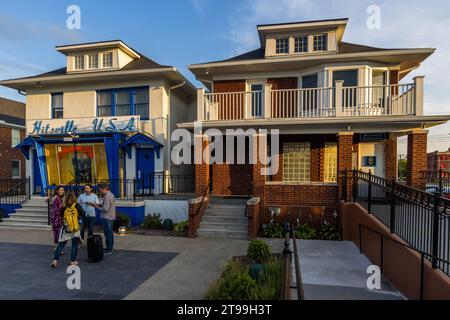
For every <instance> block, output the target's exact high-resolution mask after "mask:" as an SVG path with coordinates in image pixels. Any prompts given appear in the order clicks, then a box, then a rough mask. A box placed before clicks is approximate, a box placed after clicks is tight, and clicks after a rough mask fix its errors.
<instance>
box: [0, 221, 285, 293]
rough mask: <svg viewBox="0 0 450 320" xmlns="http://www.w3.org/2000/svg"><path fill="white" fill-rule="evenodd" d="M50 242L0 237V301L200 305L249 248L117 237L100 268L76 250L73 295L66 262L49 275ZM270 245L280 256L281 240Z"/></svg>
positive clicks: (10, 233)
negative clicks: (78, 278) (77, 282)
mask: <svg viewBox="0 0 450 320" xmlns="http://www.w3.org/2000/svg"><path fill="white" fill-rule="evenodd" d="M50 241H51V233H50V232H47V231H16V230H1V231H0V283H1V286H0V287H1V290H0V299H29V298H36V299H55V298H58V299H70V298H75V299H138V300H139V299H152V300H166V299H170V300H172V299H188V300H194V299H202V298H203V296H204V294H205V293H206V291H207V290H208V287H209V286H210V284H211V283H212V282H213V281H214V280H215V279H217V277H218V276H219V275H220V272H221V270H222V268H223V266H224V264H225V262H226V261H227V260H228V259H230V258H231V257H232V256H237V255H245V253H246V250H247V244H248V242H247V241H245V240H230V239H226V240H223V239H195V240H190V239H187V238H176V237H153V236H134V235H130V236H124V237H116V244H115V249H116V251H115V253H114V254H113V255H112V256H109V257H105V259H104V261H102V262H101V263H100V264H93V265H90V264H88V263H86V262H84V261H85V254H86V253H85V250H86V249H85V248H82V249H80V262H81V263H80V268H81V273H82V284H81V286H82V289H81V291H77V292H73V291H69V290H68V289H67V288H66V287H65V284H66V279H67V277H68V275H66V273H65V271H66V270H65V268H64V267H63V266H64V265H65V262H67V261H66V260H67V259H68V257H67V256H65V257H64V260H62V261H61V267H60V268H58V269H57V270H52V269H50V263H51V260H52V251H53V250H52V249H53V246H51V245H49V243H50ZM270 244H271V246H272V247H273V248H274V250H275V251H278V252H281V250H282V245H283V242H282V240H274V241H270ZM69 249H70V248H69V247H68V248H66V250H65V251H66V253H69ZM86 278H87V280H86ZM83 279H84V280H83ZM42 288H45V289H44V290H42Z"/></svg>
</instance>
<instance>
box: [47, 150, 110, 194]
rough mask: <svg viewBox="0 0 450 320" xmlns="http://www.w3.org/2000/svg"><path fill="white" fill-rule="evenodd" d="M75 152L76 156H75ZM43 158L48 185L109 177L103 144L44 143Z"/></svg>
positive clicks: (87, 181) (85, 181)
mask: <svg viewBox="0 0 450 320" xmlns="http://www.w3.org/2000/svg"><path fill="white" fill-rule="evenodd" d="M75 154H76V157H75ZM45 159H46V164H47V173H48V183H49V185H55V186H56V185H64V184H69V183H71V182H72V181H74V180H75V176H77V178H78V181H79V182H80V183H90V182H93V181H95V180H103V179H105V180H107V179H109V174H108V167H107V159H106V153H105V147H104V145H103V144H79V145H77V146H76V153H75V146H74V145H67V144H66V145H64V144H61V145H46V146H45Z"/></svg>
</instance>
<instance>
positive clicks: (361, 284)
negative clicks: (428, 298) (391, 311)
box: [297, 240, 405, 300]
mask: <svg viewBox="0 0 450 320" xmlns="http://www.w3.org/2000/svg"><path fill="white" fill-rule="evenodd" d="M297 249H298V251H299V253H300V255H299V257H300V268H301V275H302V281H303V289H304V293H305V299H306V300H404V299H405V298H404V297H403V296H402V295H401V294H400V293H399V292H398V291H397V290H395V289H394V288H393V287H392V286H391V285H390V283H389V282H388V281H387V280H386V279H385V278H384V277H382V281H381V290H369V289H368V288H367V279H368V277H369V275H368V274H367V273H366V271H367V267H369V266H370V265H372V263H371V262H370V261H369V260H368V259H367V257H366V256H364V255H362V254H360V252H359V249H358V247H357V246H356V245H355V244H354V243H353V242H347V241H308V240H298V248H297Z"/></svg>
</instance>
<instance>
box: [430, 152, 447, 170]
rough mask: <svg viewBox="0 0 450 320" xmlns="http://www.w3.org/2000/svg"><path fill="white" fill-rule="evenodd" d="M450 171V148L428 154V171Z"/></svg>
mask: <svg viewBox="0 0 450 320" xmlns="http://www.w3.org/2000/svg"><path fill="white" fill-rule="evenodd" d="M438 170H442V171H444V172H450V148H449V149H448V151H444V152H440V151H435V152H431V153H429V154H428V171H438Z"/></svg>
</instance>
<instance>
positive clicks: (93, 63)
mask: <svg viewBox="0 0 450 320" xmlns="http://www.w3.org/2000/svg"><path fill="white" fill-rule="evenodd" d="M97 68H98V54H97V53H91V54H90V55H89V69H97Z"/></svg>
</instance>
